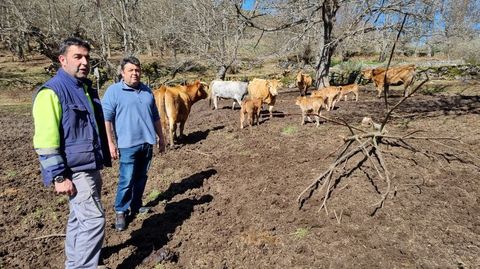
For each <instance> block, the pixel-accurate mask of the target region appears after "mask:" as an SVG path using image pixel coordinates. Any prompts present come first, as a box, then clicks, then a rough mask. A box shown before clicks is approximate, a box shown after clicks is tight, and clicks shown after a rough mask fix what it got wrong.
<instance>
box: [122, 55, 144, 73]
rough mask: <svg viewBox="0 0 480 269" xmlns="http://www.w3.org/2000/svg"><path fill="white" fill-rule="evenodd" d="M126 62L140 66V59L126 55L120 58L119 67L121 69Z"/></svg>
mask: <svg viewBox="0 0 480 269" xmlns="http://www.w3.org/2000/svg"><path fill="white" fill-rule="evenodd" d="M126 64H133V65H136V66H138V67H140V60H139V59H138V58H137V57H134V56H128V57H125V58H123V59H122V61H121V62H120V68H121V69H122V70H123V68H124V67H125V65H126Z"/></svg>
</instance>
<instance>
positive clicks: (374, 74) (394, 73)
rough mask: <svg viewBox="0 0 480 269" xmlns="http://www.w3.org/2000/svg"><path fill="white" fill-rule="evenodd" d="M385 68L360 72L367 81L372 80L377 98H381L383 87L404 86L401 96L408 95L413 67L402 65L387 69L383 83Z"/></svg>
mask: <svg viewBox="0 0 480 269" xmlns="http://www.w3.org/2000/svg"><path fill="white" fill-rule="evenodd" d="M385 71H386V69H385V68H374V69H365V70H362V76H363V77H364V78H366V79H368V80H373V83H374V84H375V88H376V89H377V93H378V94H377V97H381V96H382V93H383V88H384V85H385V84H386V85H387V87H388V86H390V85H392V86H398V85H402V84H403V85H404V89H403V95H404V96H407V95H408V87H409V86H410V85H412V84H413V79H414V77H415V65H413V64H410V65H402V66H396V67H392V68H389V69H388V71H387V76H386V77H387V80H386V81H385Z"/></svg>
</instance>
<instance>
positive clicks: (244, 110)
mask: <svg viewBox="0 0 480 269" xmlns="http://www.w3.org/2000/svg"><path fill="white" fill-rule="evenodd" d="M261 108H262V99H260V98H252V99H247V100H244V101H242V104H241V108H240V129H243V123H244V122H245V114H247V119H248V124H249V125H250V129H251V128H252V126H253V125H254V124H255V119H256V122H257V125H258V121H259V119H260V110H261Z"/></svg>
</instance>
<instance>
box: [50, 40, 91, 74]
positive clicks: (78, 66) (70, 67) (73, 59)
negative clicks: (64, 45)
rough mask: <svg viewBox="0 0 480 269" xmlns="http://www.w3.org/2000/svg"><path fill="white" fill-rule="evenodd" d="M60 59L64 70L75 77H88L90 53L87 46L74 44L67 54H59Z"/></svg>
mask: <svg viewBox="0 0 480 269" xmlns="http://www.w3.org/2000/svg"><path fill="white" fill-rule="evenodd" d="M58 60H59V61H60V64H61V65H62V68H63V70H65V72H67V73H68V74H70V75H72V76H74V77H75V78H78V79H83V78H86V77H87V76H88V73H89V72H90V63H89V60H90V55H89V52H88V50H87V48H85V47H82V46H77V45H72V46H70V47H68V49H67V51H66V53H65V55H60V56H58Z"/></svg>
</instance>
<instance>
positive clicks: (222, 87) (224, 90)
mask: <svg viewBox="0 0 480 269" xmlns="http://www.w3.org/2000/svg"><path fill="white" fill-rule="evenodd" d="M247 86H248V83H247V82H241V81H223V80H214V81H212V82H211V83H210V103H211V101H212V100H213V106H214V108H215V109H217V108H218V105H217V102H218V98H219V97H220V98H226V99H233V100H234V101H233V105H232V110H233V109H235V102H237V103H238V104H239V105H240V104H241V103H242V100H243V97H244V96H245V95H247Z"/></svg>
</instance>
